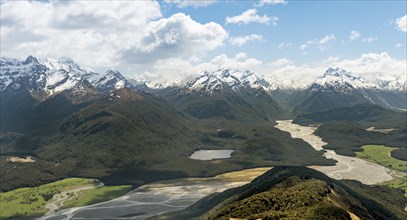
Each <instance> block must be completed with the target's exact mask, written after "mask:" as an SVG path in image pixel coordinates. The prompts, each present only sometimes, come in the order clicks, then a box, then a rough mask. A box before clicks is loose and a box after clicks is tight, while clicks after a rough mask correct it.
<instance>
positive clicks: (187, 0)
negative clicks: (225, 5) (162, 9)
mask: <svg viewBox="0 0 407 220" xmlns="http://www.w3.org/2000/svg"><path fill="white" fill-rule="evenodd" d="M164 2H165V3H168V4H175V5H176V6H177V7H179V8H185V7H194V8H198V7H206V6H208V5H212V4H214V3H216V2H217V0H199V1H191V0H164Z"/></svg>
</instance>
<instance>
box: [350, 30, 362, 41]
mask: <svg viewBox="0 0 407 220" xmlns="http://www.w3.org/2000/svg"><path fill="white" fill-rule="evenodd" d="M360 37H361V36H360V33H359V32H358V31H355V30H353V31H351V32H350V34H349V40H350V41H355V40H358V39H359V38H360Z"/></svg>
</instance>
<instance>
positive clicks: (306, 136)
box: [276, 120, 407, 185]
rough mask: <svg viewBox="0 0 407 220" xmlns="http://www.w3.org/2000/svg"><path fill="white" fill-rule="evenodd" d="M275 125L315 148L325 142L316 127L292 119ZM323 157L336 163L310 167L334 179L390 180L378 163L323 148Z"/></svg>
mask: <svg viewBox="0 0 407 220" xmlns="http://www.w3.org/2000/svg"><path fill="white" fill-rule="evenodd" d="M277 123H278V124H277V125H276V127H277V128H279V129H281V130H283V131H287V132H289V133H290V134H291V136H292V137H293V138H301V139H303V140H304V141H306V142H308V143H309V144H311V146H313V147H314V149H315V150H318V151H321V150H324V149H323V146H325V145H326V144H327V143H326V142H323V141H322V139H321V138H320V137H318V136H316V135H314V132H315V130H316V129H317V127H315V126H314V127H309V126H300V125H297V124H293V123H292V120H285V121H277ZM324 151H325V153H324V157H326V158H331V159H334V160H335V161H337V162H336V164H335V165H334V166H326V167H321V166H312V168H314V169H316V170H319V171H321V172H323V173H325V174H326V175H328V176H329V177H331V178H334V179H353V180H358V181H360V182H362V183H364V184H368V185H371V184H377V183H382V182H385V181H389V180H392V179H393V177H392V175H391V174H392V173H394V171H391V170H389V169H388V168H386V167H383V166H381V165H378V164H374V163H369V162H367V161H365V160H362V159H359V158H355V157H348V156H342V155H338V154H336V153H335V152H334V151H333V150H324ZM405 176H406V177H407V175H405Z"/></svg>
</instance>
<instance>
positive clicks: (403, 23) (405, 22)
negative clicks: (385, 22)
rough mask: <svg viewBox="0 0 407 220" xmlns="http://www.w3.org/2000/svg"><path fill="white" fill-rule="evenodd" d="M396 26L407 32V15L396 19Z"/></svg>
mask: <svg viewBox="0 0 407 220" xmlns="http://www.w3.org/2000/svg"><path fill="white" fill-rule="evenodd" d="M396 27H397V29H399V30H401V31H403V32H407V15H404V16H403V17H400V18H397V19H396Z"/></svg>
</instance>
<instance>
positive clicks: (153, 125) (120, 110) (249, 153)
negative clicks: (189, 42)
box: [0, 57, 407, 219]
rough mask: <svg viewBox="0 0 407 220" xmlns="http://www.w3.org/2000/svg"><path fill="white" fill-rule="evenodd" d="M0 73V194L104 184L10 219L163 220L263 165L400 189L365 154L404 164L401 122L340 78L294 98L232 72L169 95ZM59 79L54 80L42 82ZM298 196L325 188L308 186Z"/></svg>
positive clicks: (337, 74) (385, 165)
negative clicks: (74, 180) (65, 183)
mask: <svg viewBox="0 0 407 220" xmlns="http://www.w3.org/2000/svg"><path fill="white" fill-rule="evenodd" d="M2 62H3V64H2V65H4V68H3V69H2V71H3V72H2V74H3V75H2V77H3V79H7V80H3V82H7V83H9V84H7V85H6V84H4V85H3V84H2V86H3V87H2V88H3V90H2V100H1V102H2V103H1V113H2V114H1V117H2V120H1V126H0V143H1V145H0V150H1V154H2V157H1V158H0V172H1V174H2V181H1V184H0V187H1V189H2V190H3V191H7V192H6V193H8V192H10V193H12V192H14V191H15V190H19V189H20V188H23V187H38V186H40V187H41V186H45V185H44V184H49V183H55V181H58V180H61V179H66V178H69V177H81V178H92V179H97V180H99V181H100V182H102V183H103V184H104V186H103V187H97V188H95V186H79V187H77V188H75V189H63V190H60V191H58V192H55V193H53V195H54V194H55V198H54V199H52V200H51V201H49V202H45V201H44V202H42V203H41V204H40V205H39V206H38V207H36V208H34V209H33V210H31V211H30V212H28V211H27V212H24V213H23V214H22V216H20V217H22V218H25V217H26V218H30V216H36V215H40V214H44V213H46V212H47V211H46V209H45V207H47V209H48V210H51V211H49V213H48V215H46V216H44V217H42V218H41V219H71V218H84V219H86V218H107V219H109V218H110V219H111V218H132V219H146V218H149V217H152V216H156V215H162V216H163V217H166V216H167V215H170V216H171V215H172V214H171V213H175V214H176V213H183V211H182V210H184V209H186V210H188V207H189V206H191V205H194V204H195V203H196V202H197V203H196V204H199V201H200V200H201V199H203V198H204V197H205V196H209V197H210V194H212V193H215V192H218V193H220V192H222V191H224V190H226V189H229V188H235V187H238V186H242V185H244V184H247V183H249V182H250V181H252V180H253V179H255V178H256V177H258V176H260V175H262V174H263V173H264V172H266V171H267V170H269V169H270V168H271V167H274V168H276V169H277V170H279V169H283V168H282V167H298V169H299V170H301V169H303V168H302V167H305V166H306V167H310V168H312V169H315V170H318V171H320V172H322V173H323V174H326V175H327V177H326V178H332V179H335V180H344V181H345V182H346V181H347V180H357V181H359V183H360V184H366V185H372V186H374V187H379V186H377V185H378V184H380V185H385V186H390V187H393V188H396V189H403V190H405V183H404V180H405V177H406V174H405V170H404V168H401V169H398V171H397V170H395V169H393V168H395V167H393V166H397V164H399V163H400V161H397V162H395V161H389V160H387V159H383V157H380V158H377V157H374V156H372V155H374V154H376V153H372V152H376V151H377V150H379V151H380V155H382V154H383V153H385V154H386V153H387V154H390V155H392V154H394V155H396V157H397V158H403V154H404V150H405V149H406V146H405V140H406V132H407V130H406V128H405V127H406V125H405V123H404V121H405V119H406V112H400V111H394V110H391V109H389V108H386V107H383V106H381V105H380V103H378V104H375V103H374V102H372V101H371V100H373V99H374V97H376V98H377V97H378V96H379V95H380V100H383V99H385V96H384V95H383V94H382V92H383V91H381V90H375V89H373V87H365V86H364V85H363V80H361V79H360V78H359V77H357V76H356V75H355V74H353V73H349V72H346V71H345V70H342V69H339V68H335V69H333V68H330V69H328V70H327V71H326V72H325V73H324V74H323V75H322V76H320V77H318V78H317V79H316V80H315V82H314V83H312V84H310V85H309V87H307V88H306V89H304V90H297V89H294V88H290V89H288V90H284V91H281V90H279V89H278V86H277V85H276V84H275V82H268V81H267V80H265V79H264V78H262V77H260V76H258V75H256V73H254V72H251V71H241V70H236V69H226V68H220V69H217V70H214V71H201V72H199V73H197V74H193V75H191V76H189V77H187V78H186V79H185V80H183V81H182V82H180V83H179V84H174V85H170V86H166V87H154V88H152V87H151V88H149V87H148V86H147V84H148V85H150V84H149V83H147V82H141V81H134V80H132V79H129V78H126V77H124V76H122V75H121V73H120V72H118V71H113V70H109V71H107V72H106V73H105V74H99V73H95V72H90V71H89V70H84V69H82V68H81V67H79V65H77V64H75V63H74V62H73V61H72V60H67V59H39V58H35V57H28V58H27V59H26V60H25V61H17V60H7V59H3V60H2ZM10 71H14V72H10ZM19 71H21V74H20V77H16V74H17V75H18V73H19ZM31 73H33V75H30V74H31ZM33 76H35V77H33ZM62 76H64V77H65V78H66V79H67V80H62V81H60V82H59V83H56V84H55V85H53V84H52V83H55V82H54V81H55V80H56V79H62ZM66 82H69V83H68V84H66V85H64V84H65V83H66ZM16 85H18V86H16ZM368 90H369V91H370V92H369V93H368V92H367V91H368ZM371 90H374V92H372V91H371ZM386 91H387V90H386ZM393 92H394V94H393ZM393 92H392V91H387V92H386V94H389V93H392V94H393V95H392V96H391V97H393V98H392V101H393V102H397V100H398V101H400V102H402V101H403V99H402V98H400V97H402V96H399V94H400V93H403V92H400V91H397V92H396V91H393ZM368 94H370V95H369V97H370V98H366V97H367V95H368ZM399 98H400V99H399ZM378 99H379V98H378ZM276 100H278V101H276ZM369 100H370V101H369ZM289 119H290V120H289ZM369 144H380V145H385V146H392V147H395V148H397V149H396V150H394V151H393V150H392V151H387V150H384V149H383V148H380V149H372V147H369V146H366V145H369ZM27 146H29V147H27ZM372 150H373V151H372ZM362 151H364V152H365V154H363V153H362ZM26 155H30V156H29V157H26ZM356 156H357V157H356ZM367 158H368V159H367ZM364 159H367V160H369V161H366V160H364ZM401 163H404V162H403V161H401ZM258 167H266V168H258ZM274 168H273V169H274ZM287 169H288V170H289V168H287ZM270 172H272V171H270ZM276 172H277V171H276ZM307 172H308V171H307ZM309 172H311V173H313V175H314V172H317V171H309ZM293 175H297V173H296V172H294V173H293ZM315 175H316V176H318V177H319V174H315ZM259 178H260V177H259ZM293 178H294V177H293ZM295 178H296V177H295ZM324 178H325V177H324ZM324 181H325V180H324ZM326 181H328V182H329V181H331V180H330V179H329V180H326ZM294 182H296V181H294ZM307 184H310V186H313V187H314V186H315V187H317V188H318V190H322V191H324V192H325V190H326V188H325V187H322V188H320V187H319V184H320V182H318V181H316V182H313V181H311V182H309V183H307ZM346 184H350V185H352V187H354V188H352V187H351V188H352V190H360V188H363V187H361V186H359V185H357V184H356V183H354V182H349V183H348V182H347V183H346ZM363 186H364V185H363ZM130 188H132V189H133V190H132V191H131V192H129V193H127V194H125V195H123V194H124V193H126V192H128V191H129V190H130ZM345 188H346V187H345ZM33 189H35V188H33ZM344 190H345V191H346V190H348V188H346V189H344ZM388 190H392V189H388ZM338 193H339V192H338ZM363 193H368V194H369V193H370V192H364V191H363ZM398 193H400V194H401V195H403V193H402V192H398V191H397V190H396V191H391V194H394V195H396V194H397V195H398ZM369 195H370V194H369ZM380 196H383V195H382V194H380ZM117 197H118V198H117ZM356 197H358V196H356ZM363 198H364V197H363ZM403 198H404V197H403ZM329 199H333V198H331V197H329ZM375 199H377V198H375ZM379 200H380V199H379ZM401 200H402V199H400V201H401ZM41 201H42V200H41ZM375 201H376V200H375ZM383 201H387V200H383ZM308 202H309V201H308ZM308 202H307V203H308ZM392 205H393V204H390V205H389V204H387V203H386V204H385V206H386V207H387V206H388V207H393V206H392ZM30 207H31V206H30ZM369 207H370V206H369ZM331 208H332V207H331ZM392 210H393V209H392ZM394 210H396V211H394V212H393V211H391V213H393V214H394V213H398V211H397V210H398V208H395V209H394ZM347 211H348V212H349V213H353V211H350V210H347ZM164 213H166V214H164ZM280 214H281V213H280ZM365 214H366V213H364V214H363V215H365ZM16 216H17V215H16V214H14V217H16ZM24 216H25V217H24ZM1 217H4V216H1ZM7 217H8V216H7ZM181 219H182V218H181Z"/></svg>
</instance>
